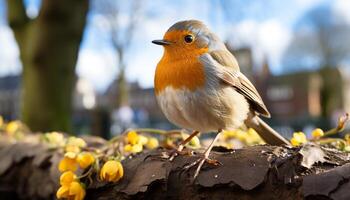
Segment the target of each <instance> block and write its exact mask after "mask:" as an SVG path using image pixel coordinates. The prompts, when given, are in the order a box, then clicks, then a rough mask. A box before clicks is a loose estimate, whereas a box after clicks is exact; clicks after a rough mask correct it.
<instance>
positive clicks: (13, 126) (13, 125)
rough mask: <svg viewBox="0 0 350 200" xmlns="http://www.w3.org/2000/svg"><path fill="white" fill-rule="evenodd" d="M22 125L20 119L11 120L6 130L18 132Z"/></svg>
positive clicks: (11, 132)
mask: <svg viewBox="0 0 350 200" xmlns="http://www.w3.org/2000/svg"><path fill="white" fill-rule="evenodd" d="M20 127H21V122H19V121H11V122H9V123H8V124H7V125H6V132H8V133H10V134H13V133H15V132H17V131H18V130H19V129H20Z"/></svg>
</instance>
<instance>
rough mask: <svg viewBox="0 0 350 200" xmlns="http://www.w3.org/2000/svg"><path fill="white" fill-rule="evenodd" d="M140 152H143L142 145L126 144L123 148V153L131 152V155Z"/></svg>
mask: <svg viewBox="0 0 350 200" xmlns="http://www.w3.org/2000/svg"><path fill="white" fill-rule="evenodd" d="M142 150H143V146H142V144H135V145H131V144H127V145H125V147H124V151H126V152H131V153H138V152H141V151H142Z"/></svg>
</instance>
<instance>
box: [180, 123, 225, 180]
mask: <svg viewBox="0 0 350 200" xmlns="http://www.w3.org/2000/svg"><path fill="white" fill-rule="evenodd" d="M221 132H222V129H219V130H218V134H217V135H216V136H215V138H214V140H213V141H212V142H211V143H210V145H209V147H208V148H207V149H206V150H205V152H204V157H202V158H199V159H198V160H196V161H195V162H193V163H191V164H190V165H188V166H186V167H185V168H186V169H189V168H191V167H193V166H195V165H197V164H198V167H197V169H196V171H195V173H194V176H193V179H196V177H197V176H198V174H199V172H200V170H201V168H202V166H203V164H204V162H208V163H210V164H214V165H218V164H220V163H219V162H218V161H216V160H211V159H209V155H210V152H211V150H212V148H213V147H214V144H215V142H216V141H217V140H218V138H219V136H220V133H221Z"/></svg>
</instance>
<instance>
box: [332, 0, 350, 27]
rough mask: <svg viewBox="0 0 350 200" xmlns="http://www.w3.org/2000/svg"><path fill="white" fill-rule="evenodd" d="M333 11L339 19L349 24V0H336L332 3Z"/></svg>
mask: <svg viewBox="0 0 350 200" xmlns="http://www.w3.org/2000/svg"><path fill="white" fill-rule="evenodd" d="M333 12H334V13H335V15H336V16H337V17H338V19H339V20H344V21H345V22H346V23H349V24H350V1H349V0H336V1H335V2H334V4H333Z"/></svg>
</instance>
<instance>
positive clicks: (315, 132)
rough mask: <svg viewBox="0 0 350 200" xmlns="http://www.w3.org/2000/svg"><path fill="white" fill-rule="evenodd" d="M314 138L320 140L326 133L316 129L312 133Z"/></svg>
mask: <svg viewBox="0 0 350 200" xmlns="http://www.w3.org/2000/svg"><path fill="white" fill-rule="evenodd" d="M311 135H312V137H313V138H320V137H322V136H323V135H324V132H323V130H322V129H320V128H316V129H315V130H313V131H312V133H311Z"/></svg>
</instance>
